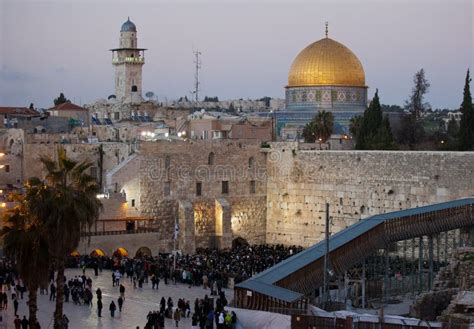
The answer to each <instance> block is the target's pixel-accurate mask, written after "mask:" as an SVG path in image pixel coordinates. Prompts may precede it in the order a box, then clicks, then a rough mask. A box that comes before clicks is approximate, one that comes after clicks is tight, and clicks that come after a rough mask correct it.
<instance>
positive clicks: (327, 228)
mask: <svg viewBox="0 0 474 329" xmlns="http://www.w3.org/2000/svg"><path fill="white" fill-rule="evenodd" d="M325 245H326V250H325V252H324V276H323V278H324V279H323V280H324V281H323V309H325V307H326V301H327V296H328V257H329V203H326V232H325Z"/></svg>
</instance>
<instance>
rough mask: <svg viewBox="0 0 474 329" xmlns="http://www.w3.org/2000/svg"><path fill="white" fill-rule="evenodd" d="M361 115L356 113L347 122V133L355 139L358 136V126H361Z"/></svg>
mask: <svg viewBox="0 0 474 329" xmlns="http://www.w3.org/2000/svg"><path fill="white" fill-rule="evenodd" d="M362 120H363V116H361V115H356V116H355V117H352V118H351V120H350V123H349V133H350V134H351V136H352V138H354V139H355V140H357V136H359V132H360V127H361V126H362Z"/></svg>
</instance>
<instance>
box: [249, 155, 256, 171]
mask: <svg viewBox="0 0 474 329" xmlns="http://www.w3.org/2000/svg"><path fill="white" fill-rule="evenodd" d="M254 166H255V159H254V157H250V158H249V169H253V167H254Z"/></svg>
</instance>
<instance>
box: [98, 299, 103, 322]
mask: <svg viewBox="0 0 474 329" xmlns="http://www.w3.org/2000/svg"><path fill="white" fill-rule="evenodd" d="M102 307H103V306H102V299H98V300H97V313H98V316H99V318H101V317H102Z"/></svg>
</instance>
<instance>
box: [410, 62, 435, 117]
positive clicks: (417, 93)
mask: <svg viewBox="0 0 474 329" xmlns="http://www.w3.org/2000/svg"><path fill="white" fill-rule="evenodd" d="M413 83H414V84H415V85H414V86H413V89H412V91H411V95H410V98H409V99H408V100H407V101H405V109H407V110H408V111H410V112H411V113H412V114H413V115H414V117H415V120H419V119H420V117H421V113H423V112H424V111H425V110H426V109H427V108H428V107H429V104H428V103H424V102H423V98H424V97H425V94H426V93H427V92H428V90H429V88H430V83H429V82H428V80H427V79H426V77H425V70H424V69H420V70H419V71H418V72H416V73H415V76H414V77H413Z"/></svg>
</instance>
